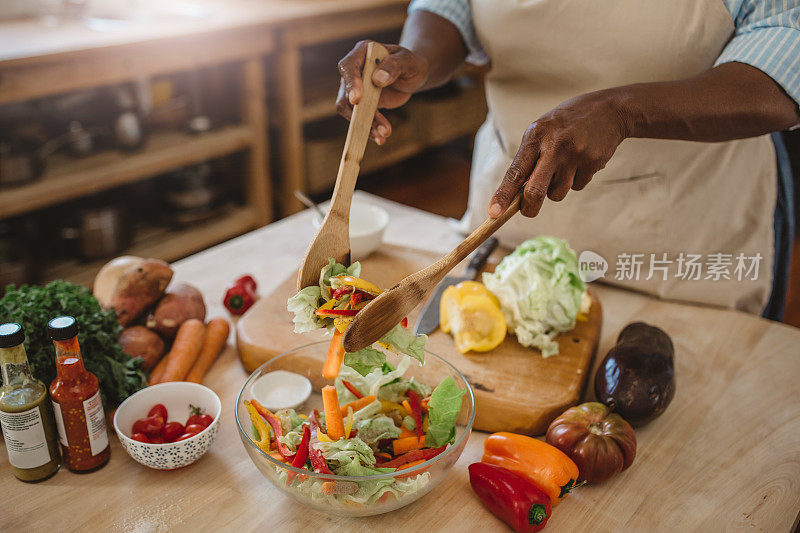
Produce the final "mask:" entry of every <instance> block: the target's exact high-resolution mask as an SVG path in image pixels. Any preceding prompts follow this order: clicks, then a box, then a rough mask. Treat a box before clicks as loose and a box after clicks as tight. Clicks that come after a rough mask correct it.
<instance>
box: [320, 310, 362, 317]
mask: <svg viewBox="0 0 800 533" xmlns="http://www.w3.org/2000/svg"><path fill="white" fill-rule="evenodd" d="M356 313H358V311H356V310H355V309H317V310H316V311H314V314H315V315H317V316H356Z"/></svg>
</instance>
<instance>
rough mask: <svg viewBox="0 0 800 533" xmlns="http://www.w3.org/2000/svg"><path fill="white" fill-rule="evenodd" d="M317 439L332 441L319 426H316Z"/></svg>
mask: <svg viewBox="0 0 800 533" xmlns="http://www.w3.org/2000/svg"><path fill="white" fill-rule="evenodd" d="M317 440H318V441H320V442H333V439H332V438H330V437H329V436H327V435H326V434H325V433H323V432H322V430H321V429H319V428H317Z"/></svg>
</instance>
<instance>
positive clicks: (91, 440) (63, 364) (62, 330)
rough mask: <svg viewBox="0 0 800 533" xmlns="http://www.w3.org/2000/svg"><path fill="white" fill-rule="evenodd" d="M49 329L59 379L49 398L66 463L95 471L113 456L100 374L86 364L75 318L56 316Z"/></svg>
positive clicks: (52, 387)
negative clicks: (84, 364)
mask: <svg viewBox="0 0 800 533" xmlns="http://www.w3.org/2000/svg"><path fill="white" fill-rule="evenodd" d="M47 330H48V332H49V333H50V338H51V339H53V344H54V345H55V347H56V379H55V380H53V383H51V384H50V397H51V398H52V400H53V411H54V413H55V418H56V427H57V428H58V437H59V441H60V442H61V453H62V455H63V456H64V465H65V466H66V467H67V468H69V469H70V470H72V471H75V472H87V471H89V470H94V469H96V468H99V467H101V466H103V465H104V464H106V462H107V461H108V458H109V457H110V456H111V448H110V446H109V445H108V434H107V433H106V417H105V413H104V412H103V402H102V401H101V399H100V389H99V385H98V382H97V376H95V375H94V374H92V373H91V372H89V371H87V370H86V368H84V366H83V358H82V357H81V349H80V346H78V339H77V337H76V336H77V335H78V324H77V323H76V322H75V319H74V318H72V317H71V316H60V317H57V318H54V319H53V320H51V321H50V322H48V324H47Z"/></svg>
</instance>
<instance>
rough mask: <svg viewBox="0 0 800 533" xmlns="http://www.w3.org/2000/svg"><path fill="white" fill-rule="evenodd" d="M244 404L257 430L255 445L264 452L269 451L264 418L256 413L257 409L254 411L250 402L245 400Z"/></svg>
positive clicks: (267, 431)
mask: <svg viewBox="0 0 800 533" xmlns="http://www.w3.org/2000/svg"><path fill="white" fill-rule="evenodd" d="M244 406H245V408H246V409H247V413H248V414H249V415H250V421H251V422H252V423H253V425H254V426H255V428H256V431H258V442H256V446H258V447H259V448H260V449H261V450H262V451H263V452H264V453H269V451H270V448H269V445H270V438H269V428H268V427H267V423H266V422H264V419H263V418H261V415H260V414H258V411H256V408H255V406H254V405H253V404H252V403H250V402H248V401H247V400H245V402H244Z"/></svg>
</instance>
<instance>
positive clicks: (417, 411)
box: [406, 389, 422, 438]
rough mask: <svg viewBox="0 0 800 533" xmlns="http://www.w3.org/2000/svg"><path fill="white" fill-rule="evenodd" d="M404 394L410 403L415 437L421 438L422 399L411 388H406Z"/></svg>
mask: <svg viewBox="0 0 800 533" xmlns="http://www.w3.org/2000/svg"><path fill="white" fill-rule="evenodd" d="M406 394H407V395H408V403H409V404H410V405H411V416H413V417H414V424H416V426H417V437H419V438H422V400H421V399H420V397H419V394H417V393H416V392H414V391H413V390H411V389H408V391H407V392H406Z"/></svg>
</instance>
